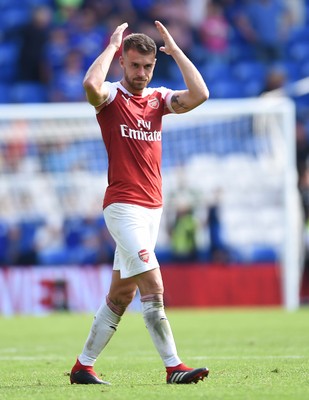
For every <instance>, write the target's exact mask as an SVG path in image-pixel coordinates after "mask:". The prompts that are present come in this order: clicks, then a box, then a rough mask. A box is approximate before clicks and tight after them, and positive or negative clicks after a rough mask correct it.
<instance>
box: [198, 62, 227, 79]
mask: <svg viewBox="0 0 309 400" xmlns="http://www.w3.org/2000/svg"><path fill="white" fill-rule="evenodd" d="M199 71H200V73H201V74H202V76H203V78H204V79H205V81H206V82H215V81H220V80H229V79H231V78H232V76H231V70H230V66H229V65H228V64H227V63H223V62H210V63H207V64H205V65H203V66H201V67H200V68H199Z"/></svg>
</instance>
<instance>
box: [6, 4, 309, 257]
mask: <svg viewBox="0 0 309 400" xmlns="http://www.w3.org/2000/svg"><path fill="white" fill-rule="evenodd" d="M209 2H210V0H209ZM103 3H104V4H103ZM126 3H127V5H126V8H125V9H124V10H122V9H121V5H122V4H123V2H121V1H119V2H118V1H117V0H110V1H104V2H100V1H96V0H85V1H61V0H58V1H56V0H24V1H23V2H22V4H21V2H20V1H19V0H0V103H2V104H9V103H12V104H17V103H41V102H55V101H59V100H60V101H67V102H75V101H78V102H79V101H83V100H84V99H83V98H82V96H81V93H80V90H79V89H80V88H77V87H76V80H74V81H73V79H72V83H71V84H70V82H69V84H68V85H63V82H64V80H66V76H67V75H66V62H67V58H68V56H69V55H70V52H71V51H72V52H73V51H74V52H76V54H77V53H78V55H79V57H78V59H77V58H75V60H76V64H77V66H78V71H77V75H76V76H77V80H78V79H80V77H82V76H83V74H84V73H85V71H86V69H87V67H88V66H89V63H90V62H91V60H92V59H93V57H94V55H95V54H96V53H98V52H99V51H100V49H102V48H103V47H104V45H105V43H106V40H108V36H109V33H110V31H111V29H113V28H114V26H115V25H116V24H117V23H118V22H119V21H122V20H128V22H129V23H130V29H131V30H132V31H137V30H139V28H142V27H143V29H144V30H145V28H147V29H149V31H150V32H151V30H150V29H151V28H150V26H151V24H152V22H151V21H152V20H153V14H152V13H153V8H152V7H153V6H154V3H156V4H155V10H156V12H157V13H158V15H160V12H161V13H162V7H163V8H164V7H166V6H167V5H170V6H171V7H173V4H174V3H175V2H174V1H173V0H168V1H167V0H165V1H157V2H145V3H147V6H146V5H145V4H144V5H143V2H138V1H129V2H126ZM192 3H194V2H190V4H192ZM214 3H216V4H217V5H218V7H219V8H221V10H222V12H223V14H224V16H225V18H226V21H227V23H228V45H227V49H226V50H225V54H224V56H222V57H218V56H217V55H215V54H213V53H211V51H210V49H207V48H205V47H204V44H203V42H202V40H201V36H200V31H199V27H200V26H201V25H202V22H203V19H201V21H200V22H199V23H196V21H190V22H189V20H188V21H184V20H181V19H182V18H183V16H181V13H180V8H179V10H178V11H179V12H178V13H176V12H175V15H173V14H169V13H166V14H164V13H162V15H165V17H164V22H165V23H166V24H167V26H169V24H171V26H173V23H175V19H177V21H178V22H179V20H181V21H182V23H184V24H185V25H186V28H188V24H189V29H190V31H191V34H192V38H193V41H192V42H191V43H189V44H187V46H188V47H187V48H188V52H190V53H189V55H190V57H191V58H192V59H193V61H194V62H195V63H196V64H197V65H198V67H199V70H200V71H201V73H202V74H203V76H204V77H205V80H206V82H207V84H208V86H209V88H210V92H211V97H212V98H239V97H242V98H243V97H254V96H259V95H260V94H261V93H262V92H264V91H265V90H267V89H268V88H267V77H268V75H269V74H270V72H271V71H272V70H273V68H274V67H276V68H279V67H280V68H281V69H282V71H284V74H285V77H284V82H283V86H285V85H288V84H291V83H293V82H295V81H297V80H299V79H301V78H304V77H307V76H308V75H309V46H308V35H309V0H306V1H304V2H303V6H304V9H305V14H306V18H305V20H304V22H303V24H296V23H294V22H292V23H291V25H290V26H289V30H288V35H287V37H286V40H285V42H284V48H283V54H282V57H281V58H279V59H277V58H276V59H274V60H268V61H264V60H261V59H259V58H258V57H257V56H256V54H255V52H254V49H253V46H252V44H250V42H249V41H248V40H246V37H245V36H244V34H243V24H242V23H240V22H242V21H243V17H246V5H245V3H246V2H242V1H224V0H221V1H219V0H217V1H214ZM183 4H185V5H186V4H187V3H186V2H183ZM188 4H189V2H188ZM205 4H206V1H205ZM174 6H175V4H174ZM37 7H44V8H47V9H48V10H49V11H50V12H51V13H52V20H51V21H50V24H49V26H48V37H49V40H48V42H47V43H46V48H45V52H44V54H43V55H42V58H41V60H40V62H41V63H42V65H43V68H44V71H45V73H44V76H45V78H44V79H45V80H40V79H39V80H38V81H35V82H33V81H21V80H19V79H18V74H17V71H18V67H19V65H18V59H19V58H18V57H19V52H20V46H21V37H20V32H21V31H22V28H23V27H24V26H25V25H26V24H28V23H29V22H30V21H31V16H32V15H33V12H34V10H36V9H37ZM147 7H148V8H147ZM187 7H189V6H187ZM174 10H175V8H174ZM128 11H129V12H128ZM190 11H191V10H190V8H188V10H187V13H186V16H188V15H190ZM141 15H142V16H143V18H144V20H143V21H142V22H141V20H140V19H139V18H140V16H141ZM80 32H82V35H81V34H80ZM176 40H177V39H176ZM179 40H181V38H179ZM165 63H166V65H164V68H161V69H159V70H158V71H157V73H156V76H155V78H154V81H155V82H156V83H159V84H160V85H164V86H167V87H172V88H174V87H179V82H180V77H179V74H178V73H177V71H176V70H175V68H174V65H172V64H169V61H168V60H166V61H165ZM167 71H168V72H169V73H168V74H166V72H167ZM291 97H292V98H293V99H294V100H295V102H296V105H297V118H298V121H299V123H300V124H301V125H302V127H303V128H304V130H305V137H306V139H307V142H308V141H309V103H308V94H307V95H302V96H298V95H297V94H296V95H292V96H291ZM208 129H209V130H210V131H211V129H213V132H214V134H211V135H210V138H211V140H209V141H207V142H203V143H200V142H196V143H195V142H194V141H192V140H189V137H188V136H187V135H186V132H181V131H180V132H177V134H178V135H180V136H181V137H182V138H181V145H182V146H183V147H182V149H181V150H182V152H181V151H180V152H178V153H177V154H181V155H182V156H181V158H182V157H183V158H186V157H187V156H188V155H190V154H198V153H200V152H205V153H208V155H209V156H210V158H209V160H211V156H214V155H215V156H216V157H220V155H223V154H224V155H225V156H226V155H227V154H229V155H230V158H229V162H228V163H227V164H226V165H225V167H226V168H227V169H229V171H233V168H235V164H239V163H243V165H244V171H245V170H246V165H245V163H246V162H249V161H248V158H246V156H248V155H252V154H254V152H256V150H257V146H256V143H254V144H253V143H252V139H253V138H252V135H251V133H250V130H246V129H244V130H243V132H241V134H240V135H239V136H238V140H233V141H229V140H228V139H227V138H226V136H225V131H224V127H220V126H214V127H209V128H208ZM186 138H188V139H187V140H186ZM172 140H173V138H172V139H171V140H170V141H169V142H167V143H165V144H164V145H165V158H164V159H163V167H164V168H168V167H172V166H175V165H177V164H179V163H181V162H182V161H183V159H175V158H173V156H171V155H172V154H173V151H172V150H171V151H170V149H169V146H173V144H172ZM261 145H262V144H261ZM98 146H99V147H100V146H101V147H102V143H101V141H99V140H98V141H95V140H89V141H86V142H83V143H78V142H77V143H74V144H73V145H71V146H68V147H65V146H63V147H61V146H60V147H59V148H55V149H52V148H50V149H48V151H46V149H38V148H36V147H35V146H33V145H32V144H31V143H28V144H26V146H25V148H24V150H23V161H24V162H25V165H27V167H28V168H29V169H30V170H32V171H34V172H35V171H38V170H42V171H44V172H48V173H50V174H57V171H59V170H61V171H65V170H67V171H70V170H72V169H74V168H79V167H80V165H81V164H83V160H84V162H85V163H87V165H82V168H85V169H86V170H87V169H88V170H90V171H93V172H105V171H106V163H105V162H104V161H102V159H100V160H99V159H95V158H94V157H90V156H89V154H91V152H92V151H93V149H94V148H96V147H98ZM214 149H215V151H214ZM6 151H8V149H7V148H5V146H3V145H2V147H1V152H2V153H3V154H2V158H3V159H4V161H3V160H1V161H2V163H3V162H4V163H5V162H6V161H7V164H5V165H2V167H1V168H2V170H3V169H4V170H5V169H6V173H7V172H8V171H9V170H10V169H12V170H13V171H14V165H13V164H14V162H13V161H14V159H13V158H12V154H14V151H13V149H11V150H10V151H11V153H9V154H10V155H9V156H8V158H10V157H11V159H6V160H5V152H6ZM240 153H241V154H242V157H238V156H237V157H236V156H235V155H239V154H240ZM38 164H39V167H38ZM77 164H78V165H77ZM207 168H210V169H211V168H212V167H211V165H208V166H207ZM217 169H218V166H217V164H214V165H213V168H212V170H213V171H216V170H217ZM305 170H306V166H305V163H303V164H302V165H300V166H299V172H300V174H301V173H304V171H305ZM192 171H195V170H194V168H192ZM194 173H195V172H194ZM245 178H246V177H245V176H244V177H243V179H245ZM271 178H272V177H271V176H270V177H269V179H270V180H271ZM208 182H209V181H208ZM246 183H247V184H249V183H250V177H248V179H247V180H246ZM272 183H273V182H272ZM36 184H37V185H38V186H37V187H36V190H39V189H38V188H40V187H44V188H46V185H45V184H44V183H42V182H41V180H40V177H38V179H37V181H36ZM264 184H265V185H267V184H268V183H267V182H264ZM269 184H270V183H269ZM239 185H243V181H242V182H239ZM58 190H59V192H60V191H61V190H63V191H64V190H65V188H61V184H59V188H58ZM46 193H47V194H46V196H51V197H52V196H53V193H52V191H48V190H46ZM230 196H231V198H230V201H231V202H234V203H237V202H238V201H239V198H238V197H237V191H236V192H233V193H231V194H230ZM2 201H3V202H4V200H2ZM50 201H51V200H50ZM25 202H27V199H24V203H25ZM24 205H25V204H24ZM25 206H26V205H25ZM225 217H226V218H227V220H229V221H230V222H231V224H230V227H233V228H234V232H240V235H242V237H240V236H239V237H236V236H235V243H240V242H241V241H245V240H248V239H249V238H250V237H252V235H257V236H259V235H260V236H261V233H259V232H257V231H255V232H253V231H252V232H249V231H247V232H245V233H244V232H242V231H241V230H239V229H237V226H239V225H240V224H241V221H242V219H244V218H246V213H245V212H242V213H241V214H240V213H239V212H238V211H237V210H235V209H234V211H233V212H231V213H230V214H229V215H226V216H225ZM259 218H260V221H259V222H260V223H261V224H264V225H268V226H271V221H272V219H276V220H277V219H278V218H280V216H278V214H276V211H275V210H274V209H272V210H271V211H270V210H269V209H267V208H265V210H264V212H263V213H262V214H261V215H260V216H259ZM49 222H50V229H49V228H48V229H46V230H45V231H43V227H42V225H44V224H42V221H41V220H40V219H38V218H37V216H35V215H34V216H32V217H31V218H28V219H27V221H25V220H24V219H23V218H21V219H20V220H19V221H17V224H16V225H14V226H13V227H11V226H9V224H8V223H7V222H6V221H5V220H2V221H0V249H1V250H0V263H1V264H9V263H17V264H18V263H23V264H27V263H30V264H31V263H33V262H34V261H35V262H39V263H42V264H63V263H100V262H104V261H106V260H107V261H108V260H110V259H111V253H112V245H111V244H110V243H108V242H107V247H106V248H105V249H101V252H99V250H98V249H99V247H100V246H98V243H97V241H96V240H95V239H94V238H95V237H102V235H104V234H105V230H104V221H103V222H102V219H101V218H90V217H89V216H86V215H85V216H81V217H80V218H77V219H76V218H75V217H70V216H67V217H66V218H65V223H64V224H63V225H61V226H59V224H57V221H49ZM253 225H254V224H253ZM274 225H275V224H274ZM256 226H257V225H256ZM41 228H42V229H41ZM40 229H41V231H40V232H39V230H40ZM48 235H51V236H53V237H54V238H56V239H57V240H56V239H55V246H54V247H53V248H52V249H51V248H49V249H48V251H45V250H44V246H43V242H44V240H46V237H47V236H48ZM235 235H236V234H235ZM269 236H270V237H271V236H272V237H276V232H271V230H269ZM39 242H40V244H38V243H39ZM38 248H40V251H38ZM236 250H237V249H236ZM236 250H235V252H234V253H233V254H234V258H235V259H238V260H239V259H240V260H241V258H244V255H243V256H240V255H239V254H240V253H237V251H236ZM162 254H163V252H162ZM202 256H203V257H205V258H207V254H204V253H203V255H202ZM166 258H167V259H168V256H166ZM276 258H277V252H276V249H275V248H274V247H272V246H269V247H267V246H260V247H259V246H256V248H254V249H251V251H250V256H248V257H247V258H246V261H248V260H249V261H252V260H253V261H265V260H266V261H273V260H276Z"/></svg>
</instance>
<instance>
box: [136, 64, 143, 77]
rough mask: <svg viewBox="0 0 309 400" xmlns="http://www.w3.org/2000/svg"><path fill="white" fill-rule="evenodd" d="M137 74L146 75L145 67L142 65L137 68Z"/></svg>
mask: <svg viewBox="0 0 309 400" xmlns="http://www.w3.org/2000/svg"><path fill="white" fill-rule="evenodd" d="M137 76H139V77H142V76H145V71H144V67H143V66H140V67H139V68H138V70H137Z"/></svg>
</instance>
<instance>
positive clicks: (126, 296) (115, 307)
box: [106, 290, 136, 316]
mask: <svg viewBox="0 0 309 400" xmlns="http://www.w3.org/2000/svg"><path fill="white" fill-rule="evenodd" d="M135 294H136V290H134V291H128V292H121V293H109V294H108V295H107V296H106V304H107V305H108V307H109V308H110V309H111V310H112V311H113V312H114V313H115V314H117V315H120V316H121V315H123V314H124V312H125V310H126V309H127V307H128V305H129V304H130V303H131V302H132V300H133V299H134V297H135Z"/></svg>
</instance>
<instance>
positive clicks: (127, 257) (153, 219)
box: [103, 203, 162, 278]
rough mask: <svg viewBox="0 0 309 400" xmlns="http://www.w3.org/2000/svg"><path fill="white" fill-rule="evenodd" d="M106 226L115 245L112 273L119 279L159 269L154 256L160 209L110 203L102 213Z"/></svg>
mask: <svg viewBox="0 0 309 400" xmlns="http://www.w3.org/2000/svg"><path fill="white" fill-rule="evenodd" d="M103 213H104V218H105V222H106V226H107V228H108V230H109V232H110V234H111V235H112V237H113V239H114V240H115V242H116V250H115V258H114V265H113V269H114V270H116V271H120V277H121V278H129V277H131V276H134V275H138V274H141V273H142V272H146V271H150V270H152V269H155V268H159V263H158V260H157V257H156V255H155V253H154V249H155V245H156V241H157V237H158V232H159V226H160V220H161V215H162V208H155V209H150V208H145V207H141V206H137V205H134V204H124V203H113V204H110V205H109V206H107V207H106V208H105V209H104V211H103Z"/></svg>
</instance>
